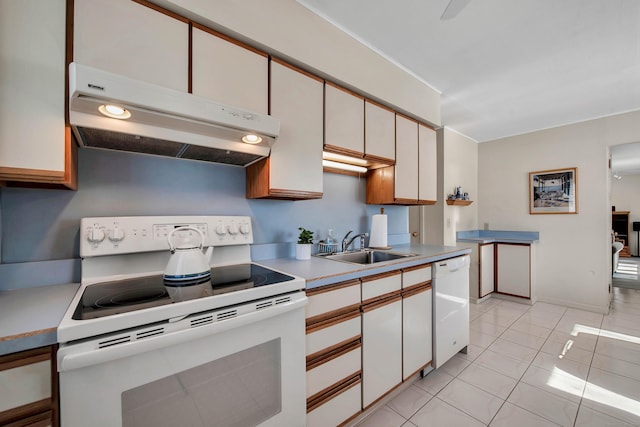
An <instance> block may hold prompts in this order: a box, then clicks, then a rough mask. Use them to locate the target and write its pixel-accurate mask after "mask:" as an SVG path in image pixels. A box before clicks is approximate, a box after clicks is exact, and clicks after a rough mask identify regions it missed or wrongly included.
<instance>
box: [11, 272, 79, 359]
mask: <svg viewBox="0 0 640 427" xmlns="http://www.w3.org/2000/svg"><path fill="white" fill-rule="evenodd" d="M79 287H80V284H79V283H67V284H61V285H47V286H40V287H33V288H26V289H15V290H5V291H0V356H1V355H5V354H10V353H16V352H18V351H23V350H30V349H33V348H38V347H44V346H47V345H52V344H56V343H57V342H58V334H57V329H58V325H59V324H60V321H61V320H62V316H63V315H64V313H65V312H66V311H67V308H68V307H69V304H70V303H71V300H72V299H73V297H74V296H75V294H76V292H77V290H78V288H79Z"/></svg>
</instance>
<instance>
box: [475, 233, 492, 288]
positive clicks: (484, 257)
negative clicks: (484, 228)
mask: <svg viewBox="0 0 640 427" xmlns="http://www.w3.org/2000/svg"><path fill="white" fill-rule="evenodd" d="M478 251H479V254H480V256H479V263H478V264H479V268H480V272H479V279H478V297H479V298H483V297H485V296H487V295H489V294H490V293H492V292H493V291H494V290H495V245H494V244H493V243H488V244H483V245H478Z"/></svg>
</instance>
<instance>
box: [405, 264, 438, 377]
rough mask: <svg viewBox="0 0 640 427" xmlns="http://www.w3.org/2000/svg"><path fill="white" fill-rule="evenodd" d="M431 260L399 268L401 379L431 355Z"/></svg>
mask: <svg viewBox="0 0 640 427" xmlns="http://www.w3.org/2000/svg"><path fill="white" fill-rule="evenodd" d="M431 299H432V290H431V264H427V265H419V266H416V267H410V268H406V269H403V270H402V379H403V380H408V379H409V378H411V377H412V376H413V375H415V374H416V373H417V372H419V371H421V370H422V369H424V368H425V367H427V366H428V365H429V364H430V363H431V358H432V350H433V344H432V325H433V322H432V318H431V314H432V305H431Z"/></svg>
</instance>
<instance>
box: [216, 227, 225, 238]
mask: <svg viewBox="0 0 640 427" xmlns="http://www.w3.org/2000/svg"><path fill="white" fill-rule="evenodd" d="M216 234H217V235H218V236H224V235H225V234H227V229H226V228H224V225H222V224H220V225H218V226H217V227H216Z"/></svg>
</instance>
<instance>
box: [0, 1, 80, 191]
mask: <svg viewBox="0 0 640 427" xmlns="http://www.w3.org/2000/svg"><path fill="white" fill-rule="evenodd" d="M65 5H66V2H65V0H20V1H14V0H0V32H1V33H2V36H0V103H1V104H2V107H1V108H0V181H16V182H25V181H26V182H42V183H47V184H60V185H61V186H66V187H69V188H74V187H75V163H74V162H72V147H71V137H70V134H69V133H68V130H67V129H65V72H66V63H65V50H66V37H65V35H66V12H65V11H66V6H65ZM74 148H75V147H74Z"/></svg>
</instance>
